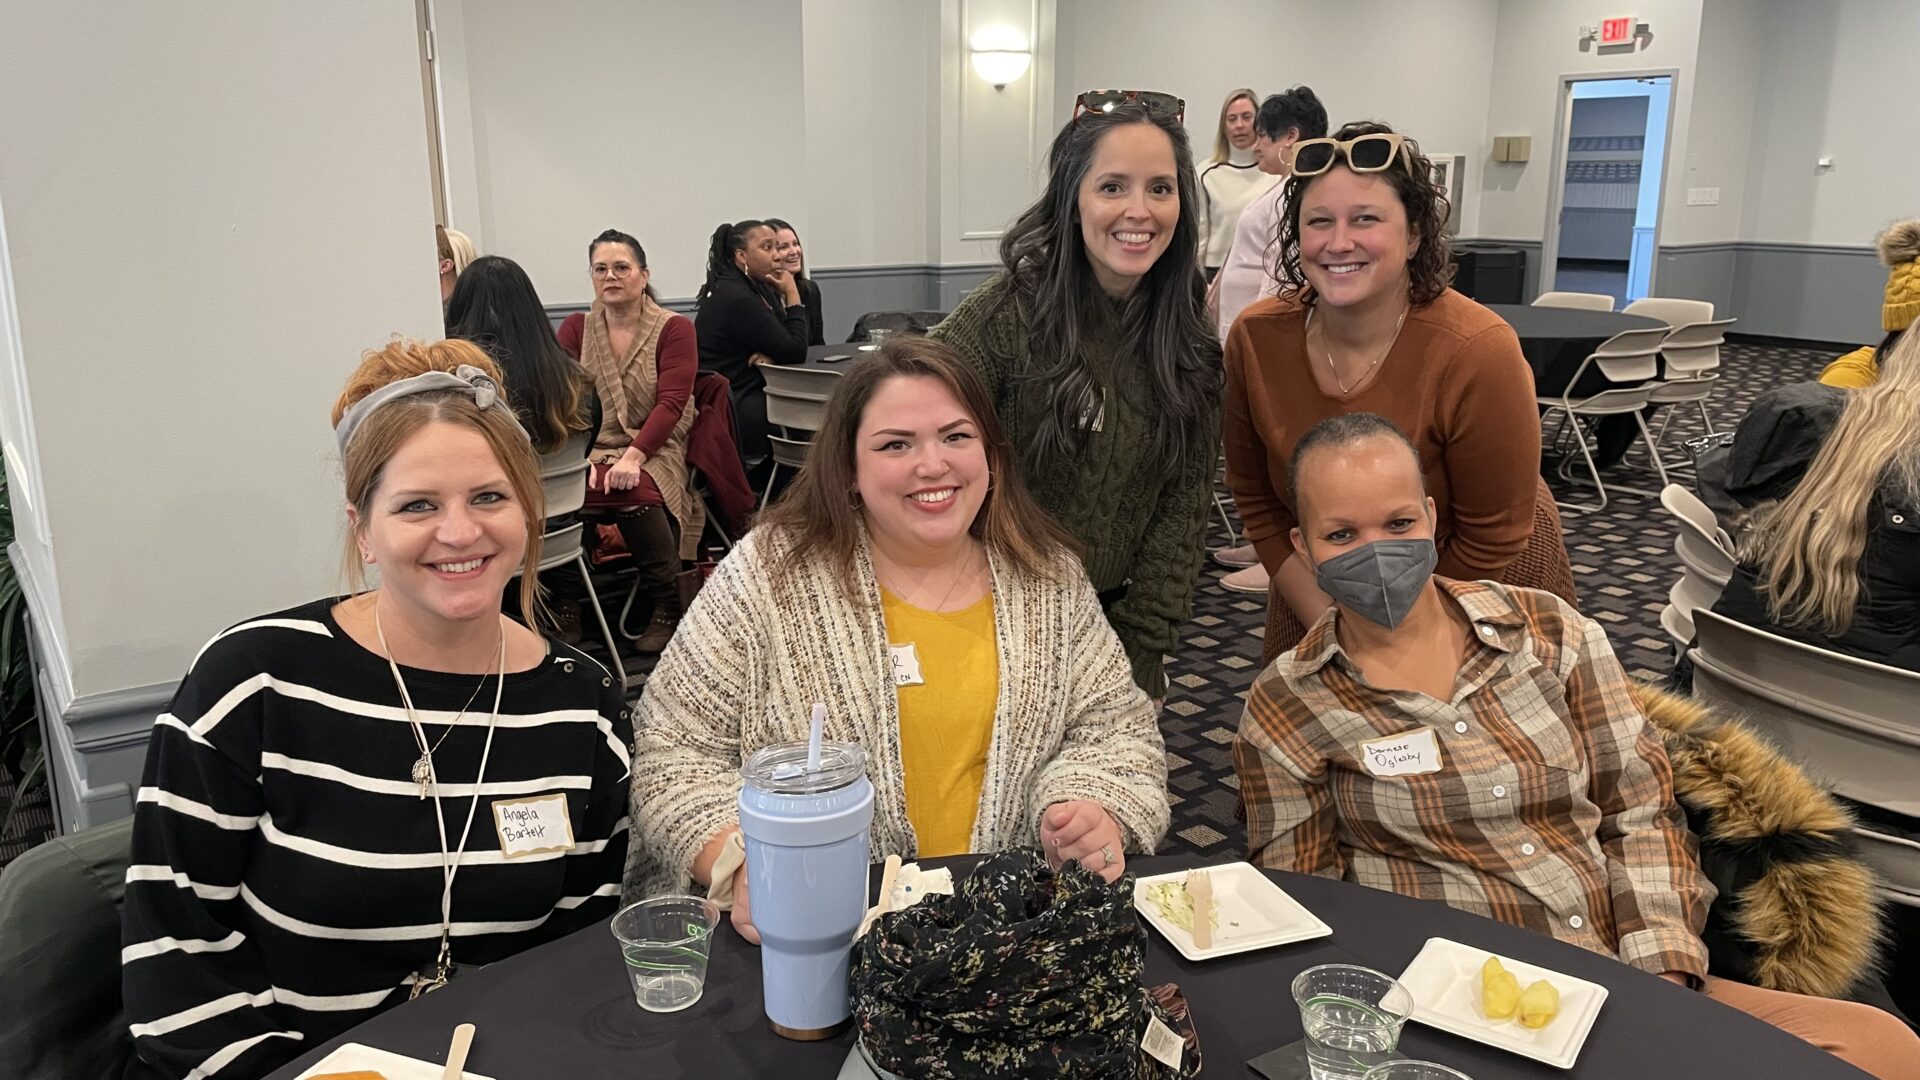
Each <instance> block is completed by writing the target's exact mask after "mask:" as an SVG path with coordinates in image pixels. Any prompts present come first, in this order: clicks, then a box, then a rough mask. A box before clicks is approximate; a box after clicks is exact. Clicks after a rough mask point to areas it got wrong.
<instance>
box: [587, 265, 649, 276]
mask: <svg viewBox="0 0 1920 1080" xmlns="http://www.w3.org/2000/svg"><path fill="white" fill-rule="evenodd" d="M637 269H639V267H636V266H634V265H633V264H632V263H625V262H617V263H594V264H593V276H594V277H596V278H623V277H626V276H627V275H628V274H631V273H633V272H634V271H635V270H637Z"/></svg>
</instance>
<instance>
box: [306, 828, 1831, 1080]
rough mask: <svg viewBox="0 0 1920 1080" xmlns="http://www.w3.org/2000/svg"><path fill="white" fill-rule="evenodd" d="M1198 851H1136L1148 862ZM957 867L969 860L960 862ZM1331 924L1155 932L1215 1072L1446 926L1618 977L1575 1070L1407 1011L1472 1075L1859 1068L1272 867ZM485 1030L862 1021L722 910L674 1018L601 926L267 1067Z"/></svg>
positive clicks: (644, 1059) (1158, 866)
mask: <svg viewBox="0 0 1920 1080" xmlns="http://www.w3.org/2000/svg"><path fill="white" fill-rule="evenodd" d="M1192 864H1193V860H1191V859H1188V858H1183V857H1175V856H1159V857H1154V858H1142V859H1136V860H1133V862H1132V863H1131V864H1130V866H1129V868H1130V869H1132V870H1134V871H1137V872H1138V873H1140V874H1142V875H1147V874H1155V873H1165V872H1168V871H1171V870H1175V869H1179V868H1180V867H1182V866H1189V865H1192ZM956 873H964V870H963V869H959V868H956ZM1268 874H1269V876H1270V877H1272V878H1273V879H1274V880H1275V881H1276V882H1278V883H1279V884H1280V886H1281V887H1282V888H1284V889H1286V890H1287V892H1289V893H1291V894H1292V895H1293V897H1294V898H1295V899H1297V900H1299V901H1300V902H1301V903H1302V904H1304V905H1306V907H1308V908H1309V909H1311V910H1312V911H1313V912H1314V914H1316V915H1318V916H1319V917H1320V918H1321V919H1322V920H1324V921H1325V922H1326V923H1327V925H1328V926H1330V927H1332V928H1333V935H1332V936H1331V937H1326V938H1321V939H1319V940H1317V941H1306V942H1300V943H1298V944H1294V945H1282V946H1279V947H1277V948H1272V949H1266V950H1262V951H1259V952H1251V953H1243V954H1241V955H1239V956H1231V957H1226V958H1222V959H1219V960H1212V961H1208V962H1206V963H1193V962H1189V961H1187V960H1185V959H1182V958H1181V957H1180V955H1179V954H1178V953H1176V952H1174V951H1173V949H1172V948H1170V947H1169V946H1168V945H1167V944H1166V942H1165V941H1164V940H1162V939H1161V938H1160V937H1159V935H1158V934H1156V933H1155V932H1153V931H1152V930H1148V932H1147V935H1148V941H1149V945H1148V952H1147V971H1146V981H1147V983H1148V984H1150V985H1151V984H1157V983H1162V982H1168V981H1172V982H1177V983H1179V984H1180V987H1181V989H1182V990H1183V991H1184V992H1185V993H1186V996H1187V1000H1188V1002H1189V1004H1190V1005H1191V1007H1192V1011H1193V1018H1194V1023H1195V1025H1196V1027H1197V1029H1198V1031H1199V1035H1200V1050H1201V1053H1202V1055H1203V1057H1204V1065H1205V1069H1204V1072H1203V1073H1202V1075H1203V1076H1204V1077H1217V1078H1226V1080H1232V1078H1238V1077H1245V1076H1251V1075H1252V1073H1250V1072H1249V1071H1248V1070H1247V1068H1246V1065H1245V1064H1244V1063H1245V1062H1246V1061H1247V1060H1248V1059H1250V1058H1254V1057H1257V1056H1259V1055H1261V1054H1263V1053H1266V1052H1267V1051H1269V1050H1272V1049H1274V1048H1276V1047H1278V1046H1281V1045H1283V1044H1286V1043H1291V1042H1293V1041H1295V1040H1297V1039H1299V1038H1300V1037H1301V1030H1300V1017H1299V1013H1298V1012H1297V1011H1296V1009H1295V1007H1294V1004H1293V1000H1292V997H1291V994H1290V992H1289V984H1290V983H1291V982H1292V980H1293V977H1294V976H1295V975H1296V974H1298V973H1299V972H1300V971H1302V970H1304V969H1306V968H1308V967H1311V966H1312V965H1314V964H1326V963H1357V964H1364V965H1366V966H1368V967H1371V968H1375V969H1377V970H1380V971H1384V972H1387V973H1389V974H1393V975H1398V974H1399V973H1400V972H1401V971H1402V970H1404V969H1405V967H1406V966H1407V964H1408V963H1410V962H1411V961H1412V960H1413V958H1414V956H1415V954H1417V953H1418V952H1419V951H1420V949H1421V947H1422V946H1423V945H1425V943H1426V941H1427V939H1428V938H1430V937H1446V938H1451V939H1453V940H1455V941H1460V942H1464V943H1466V944H1469V945H1473V946H1476V947H1479V948H1484V949H1487V950H1490V951H1492V952H1497V953H1500V954H1502V955H1505V956H1509V957H1513V958H1515V959H1519V960H1524V961H1526V962H1528V963H1532V964H1537V965H1540V966H1542V967H1547V968H1551V969H1553V970H1555V971H1559V972H1562V973H1564V974H1567V975H1572V976H1575V977H1578V978H1582V979H1587V980H1590V981H1592V982H1596V983H1599V984H1600V985H1602V986H1605V987H1606V988H1607V990H1608V997H1607V1001H1606V1005H1605V1006H1604V1007H1603V1008H1602V1009H1601V1011H1600V1016H1599V1018H1598V1020H1597V1021H1596V1022H1595V1023H1594V1026H1593V1030H1592V1032H1591V1033H1590V1034H1589V1035H1588V1037H1587V1042H1586V1045H1585V1047H1584V1048H1583V1049H1582V1050H1581V1052H1580V1058H1579V1061H1578V1062H1577V1063H1576V1064H1575V1066H1574V1067H1573V1068H1572V1069H1570V1070H1567V1071H1564V1072H1562V1071H1561V1070H1558V1069H1554V1068H1551V1067H1549V1066H1546V1065H1542V1064H1540V1063H1538V1062H1535V1061H1531V1060H1529V1059H1527V1058H1522V1057H1517V1056H1514V1055H1512V1054H1508V1053H1506V1052H1504V1051H1501V1050H1495V1049H1493V1048H1491V1047H1487V1046H1482V1045H1480V1044H1479V1043H1475V1042H1470V1041H1468V1040H1466V1039H1461V1038H1458V1037H1456V1036H1453V1035H1448V1034H1446V1033H1444V1032H1440V1031H1435V1030H1433V1029H1431V1028H1427V1027H1423V1026H1421V1025H1420V1024H1417V1023H1408V1024H1407V1026H1406V1029H1405V1031H1404V1032H1403V1033H1402V1035H1401V1038H1400V1049H1401V1050H1403V1051H1404V1052H1405V1053H1406V1054H1407V1055H1408V1056H1409V1057H1416V1058H1424V1059H1427V1060H1430V1061H1438V1062H1441V1063H1442V1064H1446V1065H1450V1066H1452V1067H1453V1068H1456V1069H1459V1070H1461V1071H1462V1072H1465V1073H1466V1074H1467V1075H1468V1076H1471V1077H1473V1078H1474V1080H1505V1078H1516V1080H1518V1078H1544V1077H1561V1076H1564V1077H1593V1078H1602V1077H1604V1078H1607V1080H1625V1078H1641V1077H1645V1078H1650V1080H1651V1078H1659V1077H1750V1078H1753V1080H1761V1078H1766V1077H1794V1078H1795V1080H1821V1078H1829V1077H1830V1078H1833V1080H1843V1078H1844V1080H1860V1078H1861V1077H1862V1076H1864V1074H1863V1073H1860V1072H1858V1071H1857V1070H1855V1069H1853V1068H1852V1067H1851V1066H1849V1065H1846V1064H1845V1063H1843V1062H1841V1061H1840V1060H1839V1059H1838V1058H1835V1057H1832V1056H1831V1055H1829V1054H1827V1053H1825V1052H1824V1051H1822V1050H1819V1049H1817V1048H1815V1047H1814V1046H1812V1045H1810V1044H1808V1043H1805V1042H1802V1041H1800V1040H1799V1039H1796V1038H1794V1037H1793V1036H1791V1035H1788V1034H1786V1033H1784V1032H1781V1031H1779V1030H1777V1029H1775V1028H1773V1027H1770V1026H1768V1025H1767V1024H1764V1023H1762V1022H1760V1021H1759V1020H1755V1019H1753V1018H1752V1017H1750V1016H1747V1015H1746V1014H1744V1013H1740V1012H1736V1011H1735V1010H1733V1009H1730V1008H1728V1007H1726V1006H1724V1005H1721V1004H1719V1003H1718V1002H1714V1001H1709V1000H1708V999H1707V998H1706V997H1704V996H1702V995H1700V994H1697V993H1694V992H1692V991H1689V990H1685V989H1682V988H1681V987H1678V986H1675V985H1673V984H1672V983H1668V982H1665V981H1663V980H1661V979H1659V978H1656V977H1654V976H1652V975H1647V974H1644V973H1642V972H1639V971H1637V970H1635V969H1633V968H1630V967H1628V966H1626V965H1625V964H1622V963H1620V962H1618V961H1616V960H1614V959H1612V958H1610V957H1606V956H1601V955H1598V954H1595V953H1590V952H1587V951H1586V950H1584V949H1580V948H1577V947H1575V946H1572V945H1564V944H1561V943H1560V942H1557V941H1554V940H1553V939H1552V938H1549V937H1545V936H1543V935H1540V934H1535V933H1532V932H1530V931H1526V930H1521V929H1519V928H1517V927H1511V926H1507V925H1505V924H1502V923H1497V922H1493V921H1491V920H1488V919H1482V918H1479V917H1478V916H1474V915H1469V914H1466V913H1465V912H1460V911H1455V910H1453V909H1451V908H1448V907H1446V906H1444V905H1441V904H1439V903H1436V902H1432V901H1423V900H1412V899H1409V898H1406V897H1403V896H1397V895H1394V894H1392V893H1386V892H1380V891H1377V890H1374V889H1368V888H1363V887H1361V886H1358V885H1349V884H1347V883H1345V882H1340V881H1331V880H1327V879H1325V878H1314V877H1304V876H1301V875H1298V874H1290V873H1282V872H1278V871H1269V872H1268ZM460 1023H472V1024H474V1025H476V1027H477V1028H478V1033H477V1034H476V1036H475V1038H474V1042H473V1052H472V1056H471V1057H469V1058H468V1061H467V1067H468V1068H469V1069H471V1070H472V1071H474V1072H476V1073H480V1074H483V1075H486V1076H491V1077H494V1078H495V1080H549V1078H552V1077H567V1078H569V1080H576V1078H577V1080H586V1078H596V1080H597V1078H600V1077H646V1078H648V1080H672V1078H676V1077H689V1078H694V1077H698V1078H703V1080H704V1078H709V1077H729V1078H733V1077H740V1078H748V1077H779V1078H781V1080H810V1078H815V1077H817V1078H820V1080H832V1078H833V1077H835V1076H837V1075H838V1073H839V1069H840V1066H841V1063H842V1062H843V1061H845V1059H846V1056H847V1052H848V1050H849V1048H850V1047H851V1046H852V1044H853V1035H852V1034H851V1033H848V1034H845V1035H842V1036H841V1037H839V1038H837V1039H833V1040H830V1041H827V1042H821V1043H795V1042H788V1041H787V1040H785V1039H782V1038H780V1037H779V1036H777V1035H775V1034H773V1033H772V1032H771V1031H769V1030H768V1028H767V1020H766V1016H765V1015H764V1014H763V1013H762V1011H761V995H760V959H759V955H758V951H757V950H756V949H755V948H754V947H753V946H751V945H748V944H747V943H746V942H744V941H743V940H741V938H740V937H739V936H738V935H737V934H735V933H734V932H733V930H732V928H731V925H730V924H724V923H723V929H722V930H721V932H720V934H719V937H718V938H717V939H716V940H715V941H714V944H713V954H712V960H711V962H710V966H709V970H708V975H707V987H706V992H705V994H704V995H703V996H702V998H701V999H700V1001H699V1002H697V1003H696V1004H694V1005H693V1006H692V1007H691V1008H689V1009H687V1010H685V1011H683V1012H679V1013H673V1014H669V1015H659V1014H654V1013H648V1012H644V1011H642V1010H641V1009H640V1007H639V1006H637V1005H635V1004H634V1001H633V990H632V987H631V984H630V983H629V982H628V979H627V974H626V970H625V964H624V962H623V961H622V960H621V957H620V953H619V950H618V948H617V947H616V946H615V945H614V942H613V938H612V936H611V935H610V934H609V933H608V932H607V927H606V925H605V924H604V923H602V924H599V925H597V926H593V927H590V928H588V929H586V930H582V931H580V932H579V933H577V934H574V935H572V936H570V937H566V938H563V939H561V940H559V941H556V942H553V943H551V944H549V945H546V946H543V947H541V948H538V949H534V950H531V951H529V952H526V953H523V954H521V955H519V956H517V957H514V958H512V959H510V960H504V961H502V962H500V963H498V964H494V965H491V966H489V967H487V968H485V969H484V970H480V971H477V972H474V973H472V974H469V975H465V976H462V977H461V978H459V979H456V980H455V981H454V982H453V983H452V984H450V985H449V986H447V988H446V989H444V990H440V991H438V992H436V993H432V994H429V995H427V996H425V997H423V998H421V999H419V1000H418V1001H413V1002H409V1003H407V1004H405V1005H401V1006H399V1007H397V1008H394V1009H392V1010H390V1011H388V1012H386V1013H383V1014H381V1015H380V1016H377V1017H375V1018H374V1019H372V1020H370V1021H368V1022H366V1023H365V1024H362V1025H360V1026H359V1027H357V1028H354V1029H353V1030H351V1031H349V1032H347V1033H346V1034H345V1035H342V1036H340V1037H339V1038H336V1039H334V1040H332V1041H329V1042H326V1043H323V1044H321V1045H319V1046H315V1047H313V1048H312V1049H311V1050H310V1051H309V1052H308V1053H307V1054H305V1055H304V1056H303V1057H301V1058H300V1059H299V1060H298V1061H295V1062H294V1063H293V1064H291V1065H288V1066H287V1067H285V1068H283V1069H281V1070H280V1071H278V1072H276V1073H274V1074H272V1077H271V1080H293V1078H294V1077H297V1076H298V1075H299V1074H300V1073H301V1072H302V1071H303V1070H304V1069H306V1068H308V1067H310V1066H311V1065H313V1064H314V1063H315V1062H317V1061H319V1060H320V1058H321V1057H323V1056H325V1055H326V1054H327V1053H329V1052H331V1051H332V1049H333V1048H334V1047H335V1046H336V1045H338V1044H340V1043H343V1042H359V1043H364V1044H367V1045H370V1046H375V1047H379V1048H381V1049H384V1050H391V1051H393V1052H396V1053H400V1054H406V1055H409V1056H411V1057H417V1058H421V1059H423V1060H426V1061H434V1062H439V1061H444V1060H445V1054H446V1051H447V1043H448V1040H449V1039H450V1038H451V1037H452V1033H453V1029H454V1026H455V1025H456V1024H460Z"/></svg>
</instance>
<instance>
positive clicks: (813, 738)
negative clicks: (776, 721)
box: [807, 701, 827, 773]
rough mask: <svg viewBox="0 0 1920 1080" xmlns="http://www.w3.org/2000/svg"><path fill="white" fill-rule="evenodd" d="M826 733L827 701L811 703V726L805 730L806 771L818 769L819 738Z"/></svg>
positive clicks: (811, 771) (812, 771) (817, 770)
mask: <svg viewBox="0 0 1920 1080" xmlns="http://www.w3.org/2000/svg"><path fill="white" fill-rule="evenodd" d="M826 734H827V703H826V702H824V701H816V702H814V703H813V726H812V729H811V730H810V731H808V732H807V771H808V772H810V773H814V772H819V771H820V740H821V739H822V738H824V737H825V736H826Z"/></svg>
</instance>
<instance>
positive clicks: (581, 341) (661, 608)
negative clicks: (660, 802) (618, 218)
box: [559, 229, 705, 653]
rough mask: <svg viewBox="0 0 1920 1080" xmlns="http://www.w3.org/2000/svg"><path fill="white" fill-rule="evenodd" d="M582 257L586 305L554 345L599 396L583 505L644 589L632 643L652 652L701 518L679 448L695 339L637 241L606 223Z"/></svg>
mask: <svg viewBox="0 0 1920 1080" xmlns="http://www.w3.org/2000/svg"><path fill="white" fill-rule="evenodd" d="M587 258H588V263H589V266H590V269H591V272H592V274H593V285H594V299H593V308H592V309H591V310H589V311H587V312H586V313H584V314H575V315H569V316H567V319H566V321H565V322H563V323H561V324H560V331H559V339H560V345H561V347H562V348H564V349H566V350H567V351H568V352H569V353H571V354H573V355H574V356H575V357H578V358H579V360H580V363H581V364H582V365H583V366H585V368H586V369H587V374H588V375H590V376H592V378H593V384H594V388H595V389H596V390H597V391H598V392H599V395H600V410H601V420H600V427H599V430H598V432H597V434H596V435H595V437H594V440H593V449H592V450H590V451H589V452H588V456H589V457H590V458H591V459H592V460H593V463H594V468H593V471H592V473H590V474H589V475H588V479H587V503H586V505H587V508H588V509H601V510H609V511H612V512H613V515H614V524H615V525H617V526H618V527H619V529H620V535H621V538H622V539H624V540H625V541H626V543H627V550H628V551H630V552H632V554H633V558H634V562H635V563H636V564H637V565H638V567H639V569H640V577H641V581H642V583H643V585H644V587H645V589H646V591H647V592H648V593H649V594H650V595H651V596H652V597H653V619H652V622H651V623H649V624H648V626H647V629H646V631H645V632H644V633H642V634H641V636H640V640H639V643H638V645H637V646H636V647H637V648H638V649H639V650H640V651H641V652H643V653H657V652H659V651H660V650H661V649H664V648H666V647H667V642H668V641H669V640H670V639H672V637H673V631H674V628H675V627H677V626H678V625H679V624H680V597H679V592H678V590H677V589H676V588H675V585H674V579H675V576H676V575H677V574H678V573H679V571H680V560H681V559H682V558H683V557H690V556H691V555H692V554H693V552H692V551H691V550H687V549H688V548H689V547H690V546H693V545H698V544H699V542H700V531H701V528H702V526H703V525H704V523H705V519H704V517H703V516H702V515H703V511H702V508H701V506H700V501H699V500H698V499H696V498H694V497H693V495H692V492H691V483H690V480H689V477H688V474H687V450H686V447H687V432H688V430H689V429H690V428H692V426H693V417H694V411H695V410H694V406H693V379H694V376H695V375H696V374H697V373H698V371H699V367H700V348H699V342H698V338H697V337H696V335H695V334H694V330H693V323H692V322H690V321H688V319H687V318H686V316H684V315H676V314H674V313H673V312H671V311H668V310H667V309H666V308H663V307H661V306H660V304H659V303H658V302H657V301H656V299H655V298H654V295H653V288H652V286H651V285H649V284H648V278H649V276H650V275H649V273H648V271H647V253H646V251H645V249H643V248H642V247H641V246H640V241H638V240H635V239H634V238H633V237H631V236H629V235H627V234H626V233H623V232H619V231H617V230H614V229H608V230H607V231H606V232H603V233H601V234H600V235H599V236H597V237H595V238H594V240H593V242H592V243H591V244H589V245H587ZM676 525H678V527H679V536H678V537H676V536H675V526H676Z"/></svg>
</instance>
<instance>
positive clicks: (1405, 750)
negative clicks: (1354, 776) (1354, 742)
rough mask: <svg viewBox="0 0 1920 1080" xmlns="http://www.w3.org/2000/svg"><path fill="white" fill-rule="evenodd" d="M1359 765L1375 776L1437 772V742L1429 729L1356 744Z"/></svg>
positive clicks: (1438, 748)
mask: <svg viewBox="0 0 1920 1080" xmlns="http://www.w3.org/2000/svg"><path fill="white" fill-rule="evenodd" d="M1360 763H1361V764H1362V765H1364V766H1366V769H1367V771H1368V772H1370V773H1372V774H1373V775H1375V776H1420V775H1423V774H1425V773H1436V772H1439V771H1440V740H1439V739H1438V738H1437V737H1435V736H1434V734H1433V729H1432V728H1420V729H1419V730H1417V731H1403V732H1401V733H1400V734H1398V735H1392V736H1389V737H1387V738H1384V739H1369V740H1367V741H1366V742H1363V743H1361V744H1360Z"/></svg>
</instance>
